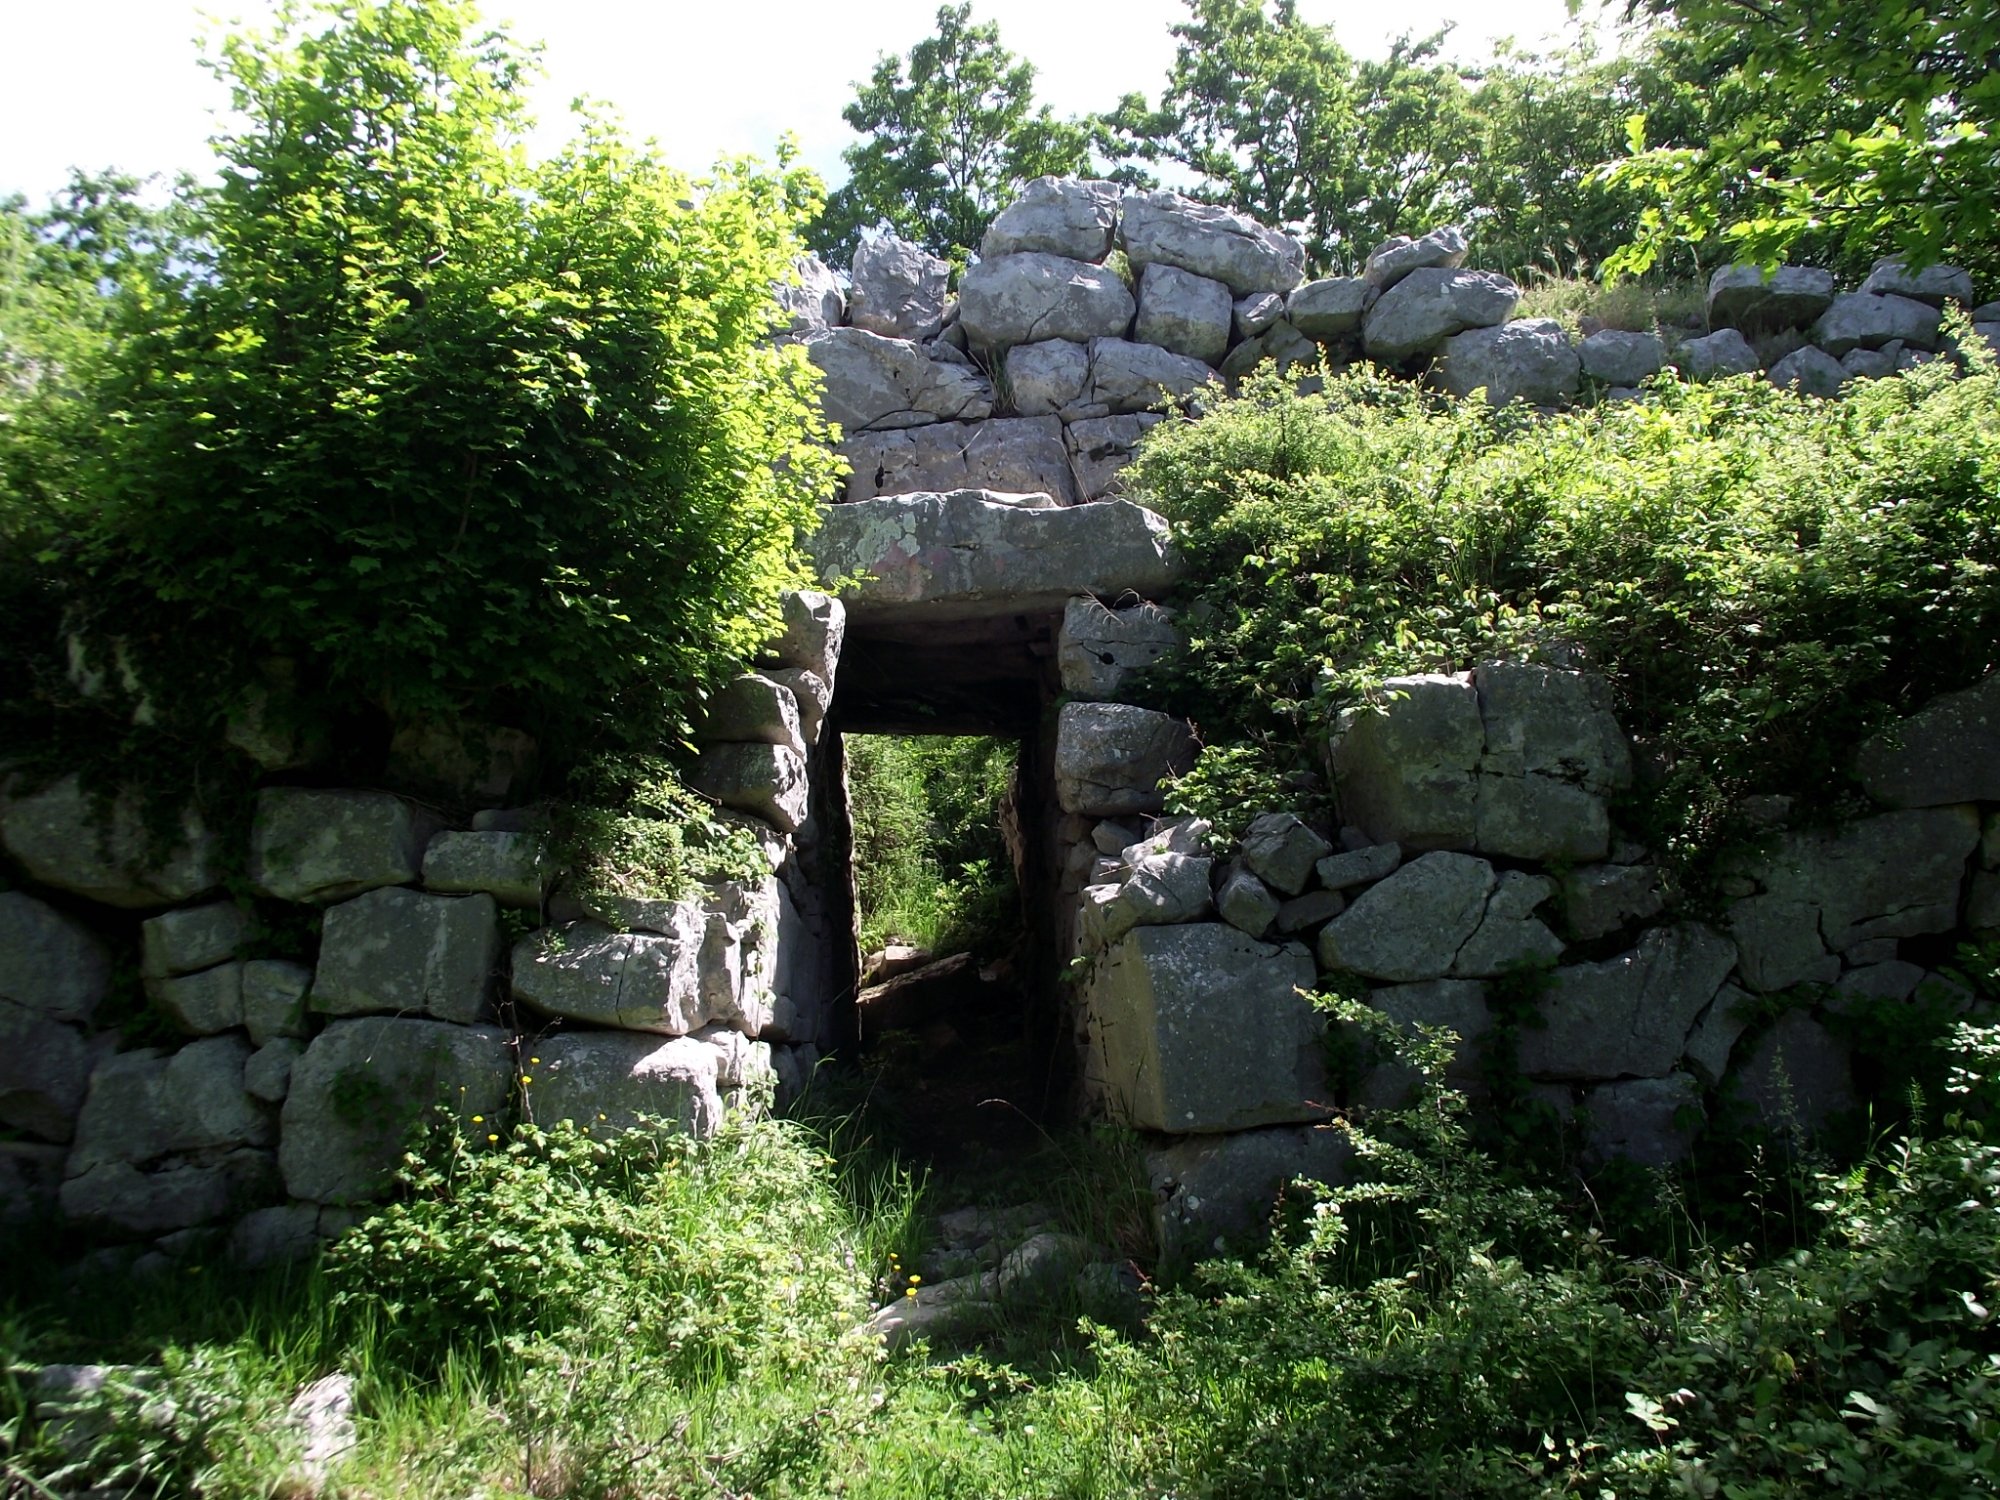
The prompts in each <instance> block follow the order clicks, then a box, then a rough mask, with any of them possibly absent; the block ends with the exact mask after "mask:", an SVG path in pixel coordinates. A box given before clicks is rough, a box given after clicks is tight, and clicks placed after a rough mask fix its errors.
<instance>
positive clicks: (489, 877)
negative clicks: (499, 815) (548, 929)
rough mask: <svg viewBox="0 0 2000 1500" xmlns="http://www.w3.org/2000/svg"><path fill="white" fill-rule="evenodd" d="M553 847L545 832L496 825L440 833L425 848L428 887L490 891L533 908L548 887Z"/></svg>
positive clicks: (463, 892)
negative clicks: (548, 844) (484, 829)
mask: <svg viewBox="0 0 2000 1500" xmlns="http://www.w3.org/2000/svg"><path fill="white" fill-rule="evenodd" d="M552 873H553V871H551V870H550V868H549V858H548V850H547V847H546V846H545V845H544V843H543V841H542V837H541V835H540V834H536V833H525V832H519V831H508V830H500V829H495V830H493V831H491V832H487V833H481V832H478V831H476V830H475V831H473V832H469V833H467V832H459V831H456V830H452V831H447V832H445V833H440V834H439V835H437V837H435V838H433V839H432V840H431V842H430V847H429V848H427V849H426V850H424V887H425V889H427V890H432V891H437V892H439V893H440V894H443V895H451V896H471V895H477V894H480V893H482V892H483V893H484V894H486V895H488V896H491V897H492V898H493V899H494V900H495V901H497V902H499V903H500V904H501V905H502V906H511V907H515V908H518V909H521V910H526V911H533V910H534V909H535V908H537V907H539V906H540V905H541V904H542V897H543V895H544V894H545V892H546V891H547V889H548V883H549V877H550V875H551V874H552Z"/></svg>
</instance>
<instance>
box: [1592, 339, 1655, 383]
mask: <svg viewBox="0 0 2000 1500" xmlns="http://www.w3.org/2000/svg"><path fill="white" fill-rule="evenodd" d="M1576 357H1577V363H1578V365H1579V367H1580V368H1581V369H1582V371H1583V373H1584V374H1586V375H1588V376H1589V377H1590V378H1591V379H1592V380H1601V381H1603V382H1604V383H1605V384H1606V385H1622V386H1634V385H1637V384H1638V383H1639V382H1640V381H1642V380H1646V379H1648V378H1650V377H1651V376H1654V375H1657V374H1659V373H1660V371H1661V369H1662V368H1663V367H1664V366H1665V365H1666V362H1667V346H1666V345H1665V344H1663V343H1662V342H1660V336H1659V335H1658V334H1657V333H1627V332H1626V331H1625V330H1623V329H1621V328H1601V329H1599V330H1598V331H1597V332H1596V333H1593V334H1592V335H1591V336H1590V337H1589V338H1587V339H1585V340H1584V341H1583V342H1582V343H1581V344H1578V345H1577V346H1576Z"/></svg>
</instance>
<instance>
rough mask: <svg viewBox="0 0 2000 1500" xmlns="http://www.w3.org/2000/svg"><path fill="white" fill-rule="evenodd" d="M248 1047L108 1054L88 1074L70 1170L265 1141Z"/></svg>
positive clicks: (238, 1041) (230, 1043)
mask: <svg viewBox="0 0 2000 1500" xmlns="http://www.w3.org/2000/svg"><path fill="white" fill-rule="evenodd" d="M249 1060H250V1044H249V1043H248V1042H246V1041H244V1040H243V1038H242V1037H240V1036H212V1037H204V1038H202V1039H201V1040H200V1041H196V1042H190V1043H188V1044H187V1046H185V1047H182V1048H181V1049H180V1050H179V1051H177V1052H173V1053H165V1052H162V1051H160V1049H158V1048H156V1047H144V1048H140V1049H139V1050H137V1051H135V1052H121V1053H118V1054H116V1055H114V1056H111V1057H107V1058H105V1059H104V1060H103V1061H102V1062H100V1063H99V1064H98V1065H97V1067H96V1070H95V1071H93V1072H92V1073H91V1075H90V1091H89V1093H88V1095H87V1096H86V1097H85V1099H84V1102H83V1110H82V1113H81V1114H79V1115H78V1117H77V1122H76V1144H75V1145H74V1146H73V1147H72V1148H71V1150H70V1156H69V1165H68V1169H67V1170H68V1175H69V1176H71V1177H78V1176H81V1175H82V1174H83V1173H85V1172H87V1171H89V1170H90V1169H91V1168H92V1167H96V1166H99V1165H102V1164H105V1163H109V1162H127V1163H131V1164H133V1165H135V1166H145V1165H147V1164H149V1163H152V1162H157V1161H159V1160H161V1159H163V1158H165V1157H169V1156H182V1155H186V1154H188V1153H190V1152H212V1151H227V1150H232V1149H234V1148H236V1147H238V1146H267V1145H269V1144H270V1143H271V1137H272V1129H271V1119H270V1116H269V1114H268V1113H267V1112H266V1111H265V1110H264V1109H263V1108H262V1106H261V1105H259V1104H258V1102H257V1101H256V1100H254V1099H252V1098H251V1097H250V1095H249V1094H248V1093H247V1092H246V1091H245V1089H244V1087H243V1068H244V1065H245V1064H246V1063H248V1062H249Z"/></svg>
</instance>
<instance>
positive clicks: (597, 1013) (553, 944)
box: [513, 901, 712, 1036]
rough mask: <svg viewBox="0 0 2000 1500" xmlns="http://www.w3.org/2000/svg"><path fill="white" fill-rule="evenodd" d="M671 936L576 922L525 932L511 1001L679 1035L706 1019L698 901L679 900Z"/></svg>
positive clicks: (703, 923) (703, 927) (703, 932)
mask: <svg viewBox="0 0 2000 1500" xmlns="http://www.w3.org/2000/svg"><path fill="white" fill-rule="evenodd" d="M674 910H675V911H676V912H677V913H678V919H677V922H676V924H675V925H676V929H677V930H675V931H674V932H672V933H657V932H613V931H611V930H610V929H609V928H607V927H605V926H604V925H603V924H602V923H598V922H588V921H586V922H576V923H572V924H571V925H570V926H569V927H566V928H564V929H562V930H561V931H560V932H542V933H531V934H529V935H528V936H527V937H525V938H522V939H521V941H520V942H518V943H516V944H515V945H514V979H513V984H514V998H515V999H516V1000H519V1001H521V1002H522V1003H523V1004H525V1005H528V1006H530V1007H532V1008H533V1009H535V1010H538V1011H540V1012H542V1013H543V1014H544V1015H550V1016H561V1017H564V1018H566V1019H568V1020H573V1021H586V1022H589V1023H590V1024H592V1025H595V1026H612V1027H617V1028H619V1029H621V1030H625V1031H650V1032H659V1033H661V1034H663V1035H667V1036H682V1035H685V1034H686V1033H688V1032H690V1031H693V1030H695V1029H696V1028H697V1027H699V1026H701V1025H703V1024H705V1023H706V1022H707V1021H709V1020H710V1019H712V1018H711V1017H710V1016H709V1015H708V1014H707V1012H706V1008H705V1006H704V1003H703V997H702V993H701V990H702V986H701V976H700V972H699V959H700V955H701V949H702V945H703V943H704V942H705V940H706V938H707V931H708V919H707V914H706V913H705V912H704V911H703V910H702V907H701V903H699V902H696V901H687V902H681V903H678V904H677V905H676V906H675V908H674Z"/></svg>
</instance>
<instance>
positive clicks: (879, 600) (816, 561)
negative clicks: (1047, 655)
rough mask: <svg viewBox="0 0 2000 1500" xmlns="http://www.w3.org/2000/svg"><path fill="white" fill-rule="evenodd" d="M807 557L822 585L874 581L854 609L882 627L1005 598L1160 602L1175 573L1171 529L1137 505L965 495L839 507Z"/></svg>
mask: <svg viewBox="0 0 2000 1500" xmlns="http://www.w3.org/2000/svg"><path fill="white" fill-rule="evenodd" d="M1049 420H1051V421H1053V419H1052V418H1051V419H1049ZM1058 425H1059V424H1058ZM807 551H808V554H809V555H810V557H811V559H812V565H813V569H814V571H815V572H816V573H818V574H819V575H820V576H821V577H823V578H826V579H828V580H832V579H836V578H843V577H850V576H854V575H866V576H865V578H864V581H862V582H861V583H860V584H858V585H857V586H856V587H855V588H854V590H853V591H852V592H851V593H849V594H848V595H847V596H846V602H847V608H848V610H849V611H850V612H851V613H852V614H853V615H854V616H855V618H857V619H868V620H877V621H905V620H925V619H932V620H950V619H961V618H965V617H967V616H978V615H983V614H990V613H991V612H992V610H993V608H994V605H995V603H996V601H1004V602H1005V604H1006V605H1007V608H1008V610H1009V612H1017V613H1024V614H1032V613H1034V612H1036V611H1043V610H1045V611H1048V612H1049V613H1054V612H1056V611H1058V610H1060V609H1062V608H1063V607H1064V606H1065V605H1066V604H1067V603H1068V601H1069V600H1070V599H1071V598H1073V597H1075V596H1076V595H1078V594H1095V595H1098V596H1099V597H1103V598H1115V597H1116V596H1117V595H1119V594H1121V593H1124V592H1126V591H1127V590H1130V591H1131V592H1133V593H1135V594H1138V595H1139V596H1140V597H1142V598H1147V597H1157V596H1158V595H1160V594H1162V593H1164V592H1165V591H1166V590H1167V589H1168V588H1169V587H1170V586H1171V585H1172V583H1173V581H1174V578H1175V575H1176V572H1177V567H1178V565H1177V561H1176V559H1175V558H1174V555H1173V554H1172V552H1171V551H1170V550H1169V548H1168V545H1167V527H1166V523H1165V522H1164V521H1162V520H1161V519H1160V518H1159V517H1158V516H1156V515H1154V514H1153V513H1152V512H1151V511H1149V510H1143V509H1141V508H1140V507H1139V506H1136V505H1133V504H1131V503H1130V502H1128V501H1124V500H1109V501H1105V502H1102V503H1100V504H1097V505H1080V506H1074V507H1068V508H1063V509H1055V510H1025V509H1021V508H1018V507H1015V506H1009V505H996V504H992V503H990V502H987V501H984V500H982V499H980V498H979V497H978V496H977V495H974V494H968V493H964V492H956V493H946V494H936V493H922V494H911V495H901V496H894V497H889V498H884V499H879V500H868V501H862V502H860V503H858V504H854V505H836V506H832V507H830V508H829V509H827V510H826V511H824V512H823V513H822V515H821V517H820V526H819V530H818V531H817V532H816V533H815V534H814V535H813V536H812V537H811V538H810V539H809V540H808V542H807Z"/></svg>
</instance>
